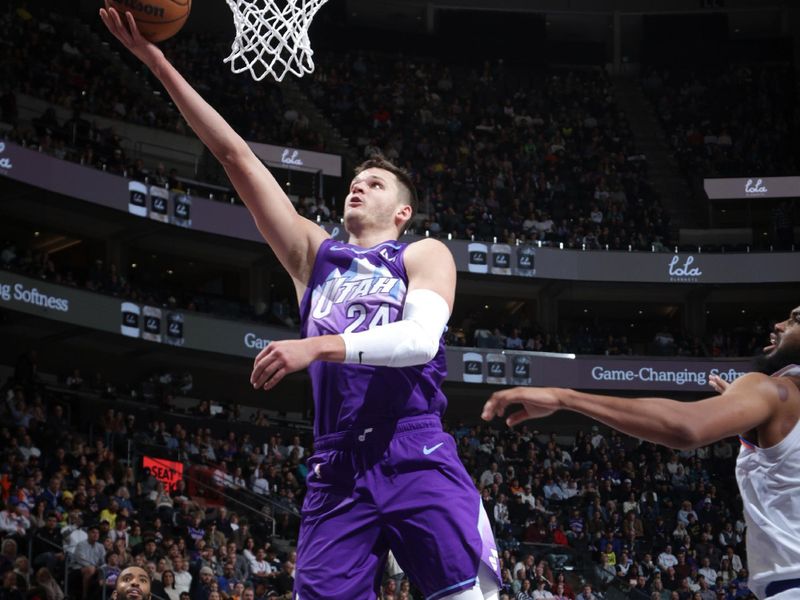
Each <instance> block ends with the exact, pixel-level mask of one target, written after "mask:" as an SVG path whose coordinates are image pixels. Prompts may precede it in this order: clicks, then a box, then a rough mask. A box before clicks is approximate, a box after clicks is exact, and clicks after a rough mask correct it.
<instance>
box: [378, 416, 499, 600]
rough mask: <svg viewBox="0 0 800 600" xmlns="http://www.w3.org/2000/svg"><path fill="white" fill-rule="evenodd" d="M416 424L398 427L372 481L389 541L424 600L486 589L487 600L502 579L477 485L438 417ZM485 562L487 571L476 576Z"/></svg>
mask: <svg viewBox="0 0 800 600" xmlns="http://www.w3.org/2000/svg"><path fill="white" fill-rule="evenodd" d="M416 425H417V428H416V429H415V430H412V431H407V432H405V433H403V432H401V431H400V429H401V428H398V434H399V435H396V436H395V438H394V439H393V440H392V442H391V444H390V446H389V451H388V453H387V455H386V457H385V459H384V461H383V462H382V468H381V470H380V473H381V474H382V477H376V481H374V482H373V483H372V484H371V486H370V487H371V489H373V490H374V491H375V492H376V501H377V503H378V506H379V507H380V510H381V514H382V515H383V522H384V527H385V531H386V535H387V538H388V541H389V545H390V547H391V549H392V551H393V552H394V554H395V556H396V557H397V561H398V562H399V563H400V566H401V567H402V568H403V571H404V572H405V573H406V574H407V575H408V576H409V578H410V579H411V581H412V582H413V583H414V584H415V585H416V586H417V587H419V588H420V589H421V590H422V592H423V593H424V595H425V598H426V599H427V600H441V599H443V598H450V597H458V596H457V594H459V593H468V592H472V594H471V595H466V596H463V599H464V600H467V599H470V598H473V597H474V598H484V594H489V595H488V596H486V597H489V598H491V597H493V596H491V594H492V593H493V592H495V593H496V589H497V585H498V582H499V573H498V572H497V568H498V557H497V550H496V547H495V543H494V536H493V535H492V532H491V528H490V526H489V520H488V518H487V517H486V513H485V511H484V510H483V505H482V504H481V499H480V496H479V495H478V491H477V490H476V489H475V485H474V484H473V482H472V480H471V479H470V477H469V475H468V474H467V472H466V470H465V469H464V466H463V465H462V464H461V461H460V460H459V458H458V453H457V451H456V446H455V441H454V440H453V438H452V436H450V435H449V434H446V433H444V432H442V431H441V428H440V427H439V426H438V421H437V422H435V424H434V425H431V426H430V427H428V428H420V427H418V425H419V423H416ZM482 564H485V565H486V567H485V571H484V573H485V575H484V576H479V570H480V566H481V565H482ZM481 580H482V585H481V584H480V583H479V582H481ZM492 583H494V589H491V584H492ZM476 584H478V585H476ZM483 588H485V590H486V591H485V592H484V591H482V589H483ZM476 594H479V595H476Z"/></svg>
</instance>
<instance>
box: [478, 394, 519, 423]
mask: <svg viewBox="0 0 800 600" xmlns="http://www.w3.org/2000/svg"><path fill="white" fill-rule="evenodd" d="M510 391H511V390H502V391H500V392H495V393H494V394H492V395H491V397H490V398H489V400H487V401H486V404H484V406H483V412H482V413H481V418H483V419H484V420H486V421H491V420H492V419H493V418H495V417H502V416H503V413H505V411H506V407H507V406H508V404H509V403H510V402H512V399H511V395H510V394H509V392H510Z"/></svg>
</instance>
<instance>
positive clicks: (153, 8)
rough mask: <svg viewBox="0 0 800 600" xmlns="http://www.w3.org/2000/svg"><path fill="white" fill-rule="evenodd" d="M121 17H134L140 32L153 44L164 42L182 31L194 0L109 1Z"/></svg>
mask: <svg viewBox="0 0 800 600" xmlns="http://www.w3.org/2000/svg"><path fill="white" fill-rule="evenodd" d="M109 5H110V6H113V7H114V8H115V9H117V11H118V12H119V13H120V15H123V22H124V20H125V19H124V14H125V13H126V12H129V13H131V14H132V15H133V18H134V20H135V21H136V25H137V26H138V27H139V31H140V32H141V33H142V35H143V36H144V37H146V38H147V39H148V40H150V41H151V42H163V41H164V40H166V39H167V38H170V37H172V36H173V35H175V34H176V33H178V31H180V29H181V27H183V24H184V23H185V22H186V18H187V17H188V16H189V11H190V10H191V9H192V0H109Z"/></svg>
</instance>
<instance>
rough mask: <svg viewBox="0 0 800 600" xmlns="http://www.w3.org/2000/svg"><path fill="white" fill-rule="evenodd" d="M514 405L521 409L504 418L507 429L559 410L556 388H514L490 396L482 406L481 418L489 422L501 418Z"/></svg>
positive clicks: (559, 404) (559, 403)
mask: <svg viewBox="0 0 800 600" xmlns="http://www.w3.org/2000/svg"><path fill="white" fill-rule="evenodd" d="M516 404H519V405H520V406H521V408H520V409H519V410H517V411H515V412H513V413H511V414H510V415H509V416H508V417H507V418H506V424H507V425H508V426H509V427H513V426H514V425H517V424H519V423H522V422H523V421H527V420H528V419H540V418H542V417H547V416H549V415H552V414H553V413H554V412H556V411H557V410H559V409H560V408H561V402H560V401H559V399H558V389H557V388H534V387H515V388H511V389H507V390H503V391H501V392H495V393H494V394H492V396H491V397H490V398H489V400H488V401H487V402H486V404H485V405H484V406H483V412H482V413H481V418H482V419H483V420H484V421H491V420H492V419H494V418H495V417H502V416H503V415H505V413H506V409H507V408H508V407H509V406H511V405H516Z"/></svg>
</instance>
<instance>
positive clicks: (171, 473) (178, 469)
mask: <svg viewBox="0 0 800 600" xmlns="http://www.w3.org/2000/svg"><path fill="white" fill-rule="evenodd" d="M142 468H143V469H149V470H150V473H151V474H152V475H153V477H155V478H156V480H157V481H160V482H161V483H163V484H164V491H166V492H172V491H174V490H175V487H176V486H177V485H178V482H179V481H183V463H179V462H176V461H174V460H167V459H165V458H155V457H152V456H143V457H142Z"/></svg>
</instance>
